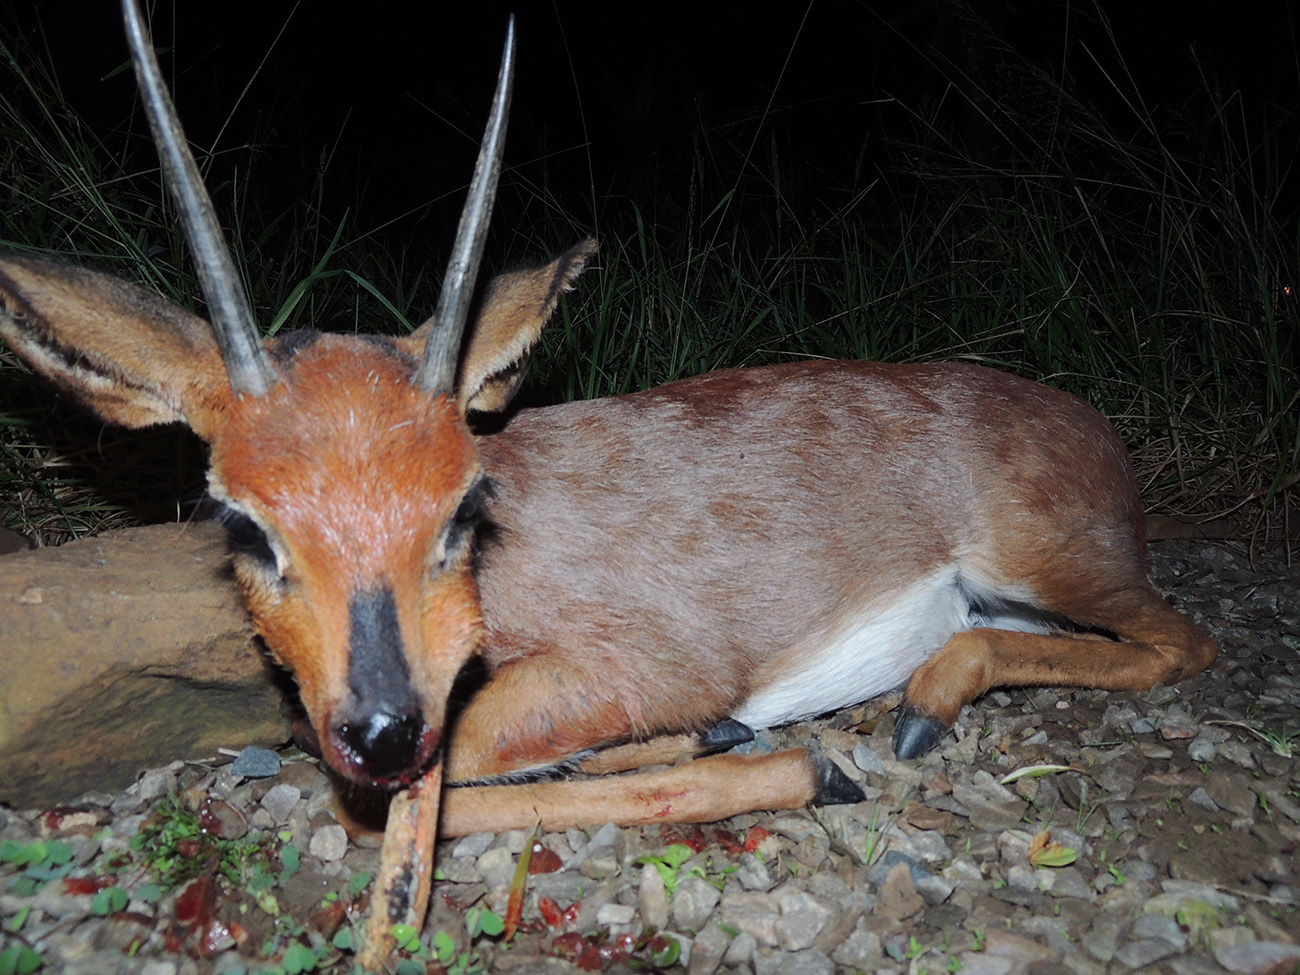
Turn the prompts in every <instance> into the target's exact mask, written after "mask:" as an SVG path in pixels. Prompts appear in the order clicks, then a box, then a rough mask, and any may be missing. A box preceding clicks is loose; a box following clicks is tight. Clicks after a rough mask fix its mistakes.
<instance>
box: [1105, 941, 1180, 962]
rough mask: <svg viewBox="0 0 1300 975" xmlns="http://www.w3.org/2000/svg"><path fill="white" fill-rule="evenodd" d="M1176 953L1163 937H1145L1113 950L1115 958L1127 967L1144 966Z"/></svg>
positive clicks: (1175, 949)
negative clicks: (1115, 950)
mask: <svg viewBox="0 0 1300 975" xmlns="http://www.w3.org/2000/svg"><path fill="white" fill-rule="evenodd" d="M1176 954H1178V949H1177V948H1175V947H1174V946H1173V945H1171V944H1170V943H1169V942H1168V941H1166V940H1165V939H1164V938H1145V939H1142V940H1140V941H1130V942H1129V943H1128V944H1126V945H1125V946H1124V947H1123V948H1121V949H1120V950H1119V951H1117V952H1115V960H1116V961H1117V962H1119V963H1120V964H1121V965H1125V966H1127V967H1128V968H1146V967H1147V966H1148V965H1154V964H1155V963H1156V962H1158V961H1162V960H1164V959H1165V958H1170V957H1172V956H1173V955H1176Z"/></svg>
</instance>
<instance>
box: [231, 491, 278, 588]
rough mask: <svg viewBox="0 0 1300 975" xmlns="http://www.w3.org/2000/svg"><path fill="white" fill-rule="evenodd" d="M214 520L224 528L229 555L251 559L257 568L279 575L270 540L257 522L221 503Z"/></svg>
mask: <svg viewBox="0 0 1300 975" xmlns="http://www.w3.org/2000/svg"><path fill="white" fill-rule="evenodd" d="M216 518H217V520H218V521H220V522H221V524H222V525H224V526H225V529H226V536H227V537H228V538H229V539H230V551H231V554H233V555H242V556H245V557H246V558H249V559H252V560H253V561H254V562H256V563H257V565H258V567H259V568H261V569H263V570H265V571H266V572H269V573H271V574H273V575H276V576H278V575H279V574H280V570H279V566H278V565H277V564H276V560H275V552H274V551H273V550H272V549H271V542H270V539H268V538H267V537H266V532H264V531H263V530H262V528H261V526H260V525H258V523H257V522H255V521H254V520H253V519H252V518H250V517H249V516H248V515H246V514H244V513H243V512H242V511H239V510H238V509H236V508H232V507H231V506H230V505H228V504H221V503H218V506H217V510H216Z"/></svg>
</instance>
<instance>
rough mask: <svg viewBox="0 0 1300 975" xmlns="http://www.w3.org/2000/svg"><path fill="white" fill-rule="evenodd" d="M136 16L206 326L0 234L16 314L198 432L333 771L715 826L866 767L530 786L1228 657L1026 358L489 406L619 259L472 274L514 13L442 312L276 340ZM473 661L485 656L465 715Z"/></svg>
mask: <svg viewBox="0 0 1300 975" xmlns="http://www.w3.org/2000/svg"><path fill="white" fill-rule="evenodd" d="M123 14H124V19H125V22H126V26H127V36H128V39H129V43H130V47H131V50H132V57H133V60H134V64H135V69H136V74H137V81H138V83H139V87H140V91H141V94H142V98H143V101H144V103H145V106H146V108H147V113H148V116H149V120H150V124H151V127H152V130H153V133H154V139H155V142H156V144H157V147H158V151H159V155H160V157H161V159H162V161H163V169H164V172H165V176H166V180H167V185H168V187H169V190H170V193H171V195H172V197H173V198H174V200H175V202H176V206H177V209H178V211H179V214H180V218H181V220H182V222H183V225H184V228H185V233H186V237H187V240H188V243H189V246H190V249H191V250H192V252H193V255H194V261H195V265H196V267H197V269H198V273H199V276H200V279H201V284H202V289H203V293H204V296H205V298H206V301H207V307H208V314H209V316H210V322H205V321H203V320H201V319H199V318H198V317H196V316H194V315H192V314H190V313H189V312H187V311H185V310H183V309H182V308H180V307H178V306H176V305H174V304H172V303H170V302H168V301H166V300H164V299H162V298H160V297H158V296H156V295H153V294H150V293H148V292H146V291H144V290H142V289H140V288H138V287H136V286H134V285H131V284H128V283H126V282H124V281H121V280H118V279H116V278H114V277H110V276H107V275H104V274H101V273H97V272H93V271H90V270H85V269H82V268H80V267H76V266H73V265H70V264H66V263H59V262H55V261H52V260H47V259H38V258H35V257H30V256H19V255H14V254H9V255H5V256H3V257H0V334H3V336H4V338H5V340H6V341H7V342H8V343H9V345H10V346H11V347H12V348H13V349H14V350H15V351H16V352H17V353H18V355H19V356H20V357H22V359H23V360H25V361H26V362H27V363H28V364H29V365H30V366H31V367H32V368H33V369H34V370H36V371H38V372H40V373H42V374H44V375H45V376H47V377H48V378H49V379H50V380H52V381H53V383H54V384H55V385H56V386H57V387H58V388H60V389H61V390H63V391H65V392H66V393H68V394H71V395H72V396H74V397H75V398H77V399H78V400H80V401H81V402H82V403H83V404H84V405H86V406H87V407H88V408H89V409H90V410H92V411H93V412H94V413H96V414H98V415H99V416H100V417H101V418H103V419H104V420H105V421H108V422H112V423H117V424H122V425H125V426H128V427H143V426H149V425H152V424H163V423H176V422H180V423H184V424H186V425H188V426H189V427H190V428H191V429H192V430H193V431H194V432H195V433H196V434H198V436H199V437H201V438H202V439H203V440H204V441H206V442H207V444H208V446H209V448H210V470H209V474H208V491H209V494H210V495H211V497H212V498H213V499H214V500H215V501H216V502H217V504H219V506H220V508H221V511H222V518H223V520H224V522H225V524H226V526H227V527H228V529H229V535H230V540H231V550H232V559H233V567H234V572H235V576H236V580H237V583H238V585H239V587H240V589H241V590H242V593H243V596H244V599H245V600H246V602H247V606H248V609H249V612H250V614H251V617H252V619H253V621H254V623H255V626H256V629H257V631H258V632H259V633H260V635H261V636H262V638H263V639H264V641H265V644H266V646H267V647H268V648H269V650H270V652H271V653H272V654H273V655H274V657H275V658H276V659H277V660H278V661H279V662H280V663H282V664H283V665H284V666H285V667H287V668H288V669H289V670H291V671H292V672H293V674H294V675H295V677H296V679H297V682H298V686H299V689H300V692H301V698H302V702H303V704H304V705H305V708H306V711H307V714H308V716H309V718H310V721H311V723H312V725H313V727H314V728H315V730H316V733H317V735H318V738H319V741H320V746H321V750H322V753H323V756H324V759H325V760H326V761H327V762H328V764H329V765H330V766H331V767H332V768H333V769H334V770H335V771H336V772H337V773H338V774H339V775H340V776H342V777H343V778H344V779H346V780H349V781H351V782H356V783H361V784H363V785H366V786H371V787H381V788H387V789H399V790H401V789H407V790H409V791H410V793H411V794H412V795H415V794H416V789H417V787H418V786H419V785H420V784H421V783H425V793H426V796H428V795H429V794H430V793H431V798H430V799H429V804H430V805H431V806H432V808H434V809H435V810H436V809H437V794H438V789H437V787H438V779H437V776H438V775H442V776H443V777H444V778H445V780H446V781H447V782H449V783H453V784H468V785H466V787H465V788H459V789H449V790H447V793H446V798H445V801H444V802H443V806H442V810H441V812H442V822H443V831H444V833H456V832H466V831H473V830H482V829H503V828H508V827H517V826H521V825H522V826H526V825H531V824H532V823H533V821H534V820H535V819H536V818H537V816H538V815H539V814H540V816H541V820H542V822H543V824H545V825H548V826H563V825H568V824H577V823H593V822H605V821H609V820H614V821H618V822H621V823H625V824H630V823H637V822H653V821H663V820H691V819H694V820H697V821H699V820H710V819H717V818H723V817H725V816H728V815H732V814H734V813H736V812H740V811H743V810H747V809H766V808H780V807H788V806H798V805H802V804H804V803H807V802H810V801H813V800H815V799H817V798H818V797H819V796H824V797H827V798H836V797H837V796H844V795H846V793H845V792H843V791H838V792H837V789H840V790H842V783H841V784H840V785H839V786H837V785H836V783H835V781H834V775H833V774H832V773H829V772H828V771H827V768H826V766H827V764H828V763H826V762H824V761H821V762H819V761H818V760H817V759H816V758H815V757H814V756H811V755H809V754H808V753H807V752H805V751H802V750H792V751H787V752H780V753H777V754H774V755H767V756H762V757H754V758H742V757H739V756H735V755H715V756H712V757H705V758H701V759H699V760H697V761H694V762H688V763H685V764H682V765H679V766H677V767H675V768H671V769H669V770H668V771H666V772H656V773H640V774H634V775H630V776H607V777H604V778H599V779H594V780H589V781H585V782H581V783H578V782H566V781H550V782H542V783H538V782H536V781H534V780H537V779H540V778H543V777H545V776H547V775H549V774H551V773H554V772H556V771H566V770H569V769H572V768H575V767H577V766H578V765H580V764H581V763H583V762H584V761H592V762H594V763H595V764H599V758H600V756H601V754H602V753H603V751H604V750H605V749H607V748H608V747H609V746H612V745H621V744H624V743H636V742H648V741H651V740H652V739H656V738H657V737H659V736H672V735H680V734H689V735H695V736H698V737H697V738H696V739H695V740H696V741H698V743H699V748H700V750H702V751H707V750H710V749H714V748H718V747H720V746H725V745H727V744H728V743H732V742H735V741H737V740H740V739H743V738H745V737H748V736H750V735H751V734H752V732H753V730H755V729H762V728H768V727H772V726H777V725H781V724H784V723H787V722H792V721H795V720H797V719H802V718H806V717H809V716H813V715H817V714H821V713H823V712H827V711H832V710H835V709H839V708H842V707H845V706H847V705H852V704H855V703H857V702H861V701H865V700H868V699H871V698H873V697H876V696H878V695H881V694H884V693H885V692H888V691H890V690H893V689H896V688H899V687H903V688H905V690H904V696H903V705H902V708H901V711H900V714H899V716H898V718H897V721H896V730H895V733H894V738H893V743H894V748H895V752H896V754H897V756H898V758H900V759H911V758H915V757H917V756H919V755H921V754H923V753H925V752H926V751H927V750H929V749H930V748H932V747H934V746H935V745H936V744H937V743H938V742H940V741H941V740H942V739H943V737H944V736H945V735H946V734H947V733H948V731H949V729H950V728H951V727H952V725H953V723H954V721H955V720H956V718H957V716H958V712H959V711H960V709H961V708H962V707H963V705H965V704H967V703H969V702H971V701H972V700H974V699H975V698H977V697H978V696H979V695H980V694H982V693H983V692H984V691H986V690H988V689H989V688H991V687H994V686H998V685H1032V684H1049V685H1066V686H1078V687H1097V688H1107V689H1117V690H1141V689H1145V688H1148V687H1150V686H1152V685H1153V684H1155V683H1157V682H1162V681H1163V682H1166V683H1168V682H1172V681H1177V680H1180V679H1182V678H1185V677H1187V676H1189V675H1192V674H1195V673H1197V672H1199V671H1200V670H1202V669H1203V668H1205V667H1206V666H1208V665H1209V663H1210V662H1211V661H1212V659H1213V658H1214V656H1215V653H1216V648H1215V645H1214V643H1213V641H1212V640H1211V638H1210V637H1209V636H1208V635H1207V634H1206V633H1205V632H1204V631H1203V630H1202V629H1200V628H1199V627H1198V626H1196V625H1194V624H1193V623H1192V622H1191V621H1190V620H1188V619H1187V618H1186V617H1184V616H1183V615H1182V614H1180V613H1179V612H1178V611H1176V610H1175V609H1174V608H1172V607H1171V606H1170V605H1169V604H1168V603H1166V602H1165V600H1164V599H1162V598H1161V597H1160V595H1159V594H1158V593H1157V592H1156V591H1155V590H1154V588H1153V587H1152V586H1151V584H1150V583H1149V582H1148V580H1147V577H1146V568H1145V544H1146V543H1145V533H1144V526H1143V513H1142V507H1141V500H1140V497H1139V493H1138V488H1137V484H1136V480H1135V477H1134V473H1133V469H1132V465H1131V462H1130V459H1129V456H1128V453H1127V451H1126V450H1125V448H1124V445H1123V443H1122V442H1121V440H1120V438H1119V436H1118V435H1117V433H1116V432H1115V430H1114V429H1113V428H1112V427H1111V425H1110V424H1109V423H1108V422H1107V421H1106V420H1105V419H1104V418H1103V417H1102V416H1101V415H1100V414H1099V413H1098V412H1097V411H1096V410H1094V409H1093V408H1092V407H1090V406H1089V405H1087V404H1085V403H1083V402H1082V401H1080V400H1078V399H1075V398H1074V397H1072V396H1070V395H1067V394H1066V393H1063V392H1060V391H1057V390H1054V389H1051V388H1048V387H1046V386H1043V385H1039V384H1037V383H1034V382H1030V381H1028V380H1025V379H1020V378H1017V377H1015V376H1012V375H1008V374H1004V373H1001V372H997V371H994V370H991V369H987V368H983V367H979V366H975V365H968V364H930V365H923V364H917V365H884V364H879V363H872V362H798V363H791V364H786V365H779V366H774V367H770V368H755V369H739V370H728V371H722V372H715V373H711V374H708V375H702V376H697V377H695V378H691V379H685V380H681V381H678V382H674V383H671V384H668V385H665V386H661V387H658V388H655V389H651V390H647V391H644V392H639V393H633V394H630V395H625V396H618V397H613V398H608V399H599V400H594V401H587V402H573V403H567V404H564V405H559V406H551V407H546V408H539V409H523V410H519V411H517V412H515V413H514V414H513V415H509V416H508V417H507V419H506V420H505V421H504V423H502V424H499V429H496V430H495V432H491V433H483V434H476V433H475V432H473V431H474V428H473V427H472V426H471V421H472V420H473V418H474V417H475V415H476V414H482V413H492V412H503V411H506V410H507V408H508V406H509V403H510V401H511V398H512V396H513V395H514V393H515V392H516V390H517V389H518V387H519V385H520V382H521V380H522V377H523V375H524V373H525V371H526V368H527V365H528V362H529V358H530V355H531V350H532V348H533V345H534V343H536V341H537V340H538V337H539V335H540V333H541V330H542V328H543V327H544V325H545V323H546V321H547V319H548V318H549V316H550V315H551V313H552V312H553V311H554V309H555V307H556V305H557V302H558V301H559V299H560V297H561V296H562V295H563V294H564V293H565V292H567V291H569V290H570V289H571V288H572V287H573V286H574V284H575V281H576V279H577V277H578V276H579V274H580V273H582V271H583V270H584V268H585V267H586V265H588V264H589V263H590V262H592V260H593V258H594V257H595V254H596V244H595V242H594V241H591V240H585V241H582V242H580V243H578V244H577V245H576V246H574V247H572V248H571V249H570V250H568V251H566V252H564V253H563V254H561V255H560V256H558V257H556V258H555V259H554V260H552V261H551V262H550V263H549V264H546V265H544V266H541V267H536V268H531V269H525V270H517V271H513V272H508V273H505V274H502V275H500V276H499V277H496V278H494V279H493V280H492V281H491V282H490V283H488V284H487V286H486V288H485V289H484V290H483V293H482V297H481V300H479V301H478V302H475V300H474V286H475V280H476V276H477V273H478V267H479V264H480V261H481V255H482V252H483V242H484V238H485V235H486V231H487V224H488V218H489V213H490V210H491V207H492V201H493V196H494V192H495V187H496V183H497V180H498V176H499V173H500V169H501V154H502V145H503V142H504V137H505V129H506V118H507V114H508V106H509V101H510V91H511V80H512V75H513V67H514V54H513V52H514V31H513V24H511V26H510V28H509V29H508V32H507V40H506V45H505V53H504V56H503V59H502V64H501V68H500V72H499V77H498V85H497V90H496V94H495V96H494V100H493V104H492V109H491V116H490V120H489V122H488V125H487V131H486V135H485V137H484V141H483V145H482V149H481V152H480V156H479V159H478V162H477V164H476V167H475V172H474V176H473V180H472V183H471V186H470V189H469V199H468V202H467V203H466V206H465V209H464V212H463V214H462V217H461V220H460V225H459V228H458V230H457V235H456V239H455V244H454V248H453V254H452V257H451V259H450V261H449V263H448V268H447V273H446V277H445V280H444V284H443V288H442V292H441V295H440V297H439V300H438V303H437V309H436V311H435V312H434V314H433V316H432V317H431V318H430V319H429V320H428V321H427V322H425V323H424V324H423V325H422V326H420V328H418V329H417V330H416V331H415V332H413V333H412V334H410V335H408V336H405V337H401V338H383V337H367V336H346V335H334V334H322V333H317V332H298V333H294V334H290V335H285V336H281V337H278V338H276V339H273V340H266V341H263V340H262V338H261V337H260V334H259V332H258V330H257V328H256V325H255V324H254V316H253V313H252V310H251V307H250V304H249V302H248V299H247V297H246V296H245V295H244V293H243V288H242V285H241V283H240V278H239V276H238V274H237V273H236V271H235V268H234V264H233V260H232V258H231V256H230V253H229V251H228V249H227V246H226V243H225V241H224V238H223V236H222V232H221V229H220V226H219V224H218V222H217V219H216V217H215V215H214V212H213V208H212V205H211V202H210V200H209V198H208V196H207V193H206V191H205V190H204V187H203V183H202V180H201V178H200V176H199V173H198V170H197V167H196V166H195V164H194V161H193V159H192V157H191V155H190V153H189V150H188V147H187V145H186V141H185V137H184V134H183V132H182V130H181V127H180V123H179V121H178V119H177V115H176V112H175V109H174V107H173V106H172V104H171V100H170V97H169V95H168V94H167V91H166V88H165V86H164V84H163V82H162V80H161V77H160V73H159V70H158V66H157V62H156V60H155V56H154V52H153V49H152V46H151V44H150V42H149V40H148V38H147V34H146V33H145V29H144V27H143V26H142V23H141V18H140V15H139V12H138V10H137V9H136V6H135V2H134V0H123ZM471 311H472V312H473V323H472V324H468V322H469V318H470V314H471ZM465 332H468V336H467V338H465V339H464V341H462V336H463V334H464V333H465ZM475 657H478V658H480V659H481V661H482V663H483V665H484V670H485V672H486V675H487V676H486V678H485V679H484V680H483V681H482V682H481V685H480V686H478V687H477V688H476V689H475V691H474V693H473V694H472V696H470V697H469V698H468V700H466V701H464V702H463V704H460V705H459V708H458V710H457V711H456V713H455V714H454V715H453V714H452V709H451V704H450V703H449V702H451V700H452V691H453V682H454V681H456V679H457V677H458V675H460V674H461V673H462V670H463V669H464V668H465V666H466V664H467V663H469V662H470V661H471V659H472V658H475ZM593 756H594V759H593ZM429 783H432V784H431V785H430V784H429ZM428 815H429V814H428V813H427V812H426V813H425V814H424V816H425V819H426V820H427V819H428ZM435 815H436V813H435ZM425 842H427V840H426V841H425ZM385 849H386V855H387V845H386V848H385ZM419 856H424V857H426V859H427V856H431V850H426V851H425V852H424V853H421V854H420V855H419ZM418 858H419V857H416V859H418ZM425 883H426V892H427V878H426V879H425Z"/></svg>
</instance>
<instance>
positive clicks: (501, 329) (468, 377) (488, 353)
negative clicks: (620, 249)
mask: <svg viewBox="0 0 1300 975" xmlns="http://www.w3.org/2000/svg"><path fill="white" fill-rule="evenodd" d="M596 250H597V245H596V241H595V240H592V239H591V238H588V239H586V240H584V241H581V242H580V243H578V244H576V245H575V246H573V247H571V248H569V250H567V251H565V252H564V253H563V254H561V255H560V256H559V257H557V258H556V259H555V260H553V261H551V262H550V263H549V264H545V265H543V266H542V267H536V268H528V269H523V270H517V271H507V272H506V273H504V274H501V275H498V276H497V277H495V278H493V279H492V281H491V282H490V283H489V284H488V286H487V288H486V290H485V292H484V295H483V303H482V306H481V308H480V310H479V314H478V317H477V319H475V321H474V324H473V326H472V328H471V331H470V335H469V339H468V342H467V344H466V347H465V351H464V354H463V355H462V356H461V362H460V374H459V381H458V383H457V387H456V402H457V404H458V405H459V406H460V409H461V412H462V413H468V412H470V411H478V412H488V413H496V412H500V411H501V410H503V409H505V408H506V406H507V405H508V404H509V402H510V400H511V398H512V397H513V396H514V395H515V393H516V392H517V391H518V389H519V386H520V384H521V383H522V382H523V380H524V375H525V374H526V373H527V371H528V364H529V362H530V361H531V359H532V354H533V346H534V345H536V343H537V340H538V339H539V338H540V337H541V334H542V329H543V328H544V327H545V325H546V322H547V320H548V319H549V318H550V317H551V314H552V313H553V312H554V311H555V306H556V305H557V304H558V303H559V301H560V296H561V295H563V294H564V293H565V292H567V291H571V290H572V289H573V286H574V283H575V282H576V281H577V278H578V275H579V274H581V273H582V272H583V270H584V269H585V268H586V266H587V262H588V261H590V260H591V259H592V258H593V257H595V256H596ZM432 326H433V320H432V319H430V320H429V321H427V322H425V323H424V324H423V325H421V326H420V327H419V328H418V329H416V331H414V332H412V333H411V335H410V337H409V338H408V339H407V340H406V341H407V342H409V343H411V346H412V348H413V349H414V350H415V351H416V352H417V354H418V352H421V351H423V348H424V343H425V342H426V341H427V339H428V336H429V333H430V332H431V330H432Z"/></svg>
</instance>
